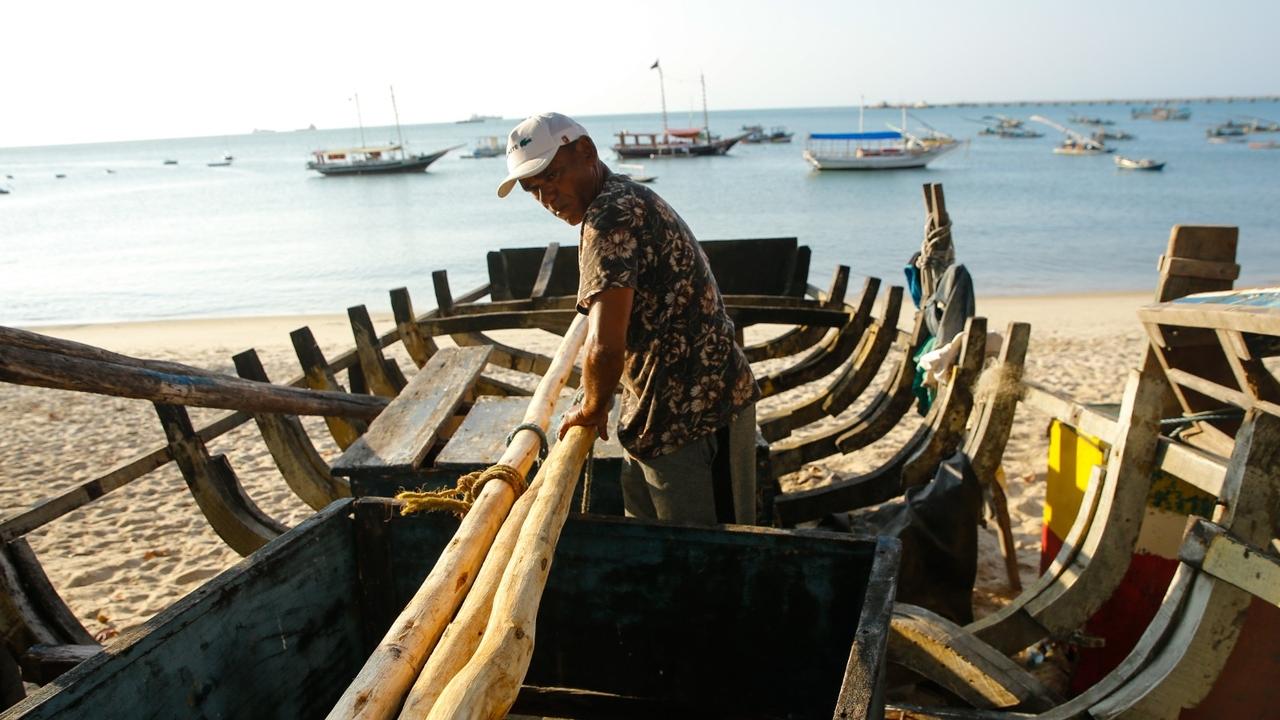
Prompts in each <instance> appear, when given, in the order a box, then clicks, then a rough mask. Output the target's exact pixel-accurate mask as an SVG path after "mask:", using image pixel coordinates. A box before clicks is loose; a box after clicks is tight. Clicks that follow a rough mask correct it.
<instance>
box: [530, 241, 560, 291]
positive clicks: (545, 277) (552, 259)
mask: <svg viewBox="0 0 1280 720" xmlns="http://www.w3.org/2000/svg"><path fill="white" fill-rule="evenodd" d="M559 252H560V243H547V250H546V252H544V253H543V254H542V263H541V264H540V265H539V266H538V277H537V278H535V279H534V281H533V290H531V291H530V292H529V297H531V298H533V299H534V300H541V299H542V298H544V297H546V295H547V288H548V287H549V285H550V283H551V271H553V270H555V268H556V255H557V254H558V253H559Z"/></svg>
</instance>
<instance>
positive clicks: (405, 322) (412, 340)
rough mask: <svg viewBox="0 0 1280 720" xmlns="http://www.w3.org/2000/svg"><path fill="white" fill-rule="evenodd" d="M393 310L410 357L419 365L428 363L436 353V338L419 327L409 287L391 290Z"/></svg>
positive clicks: (401, 337) (397, 326)
mask: <svg viewBox="0 0 1280 720" xmlns="http://www.w3.org/2000/svg"><path fill="white" fill-rule="evenodd" d="M391 312H393V313H394V314H395V316H396V329H397V330H399V331H400V342H403V343H404V349H405V350H407V351H408V352H409V357H411V358H413V362H414V364H415V365H417V366H418V367H422V366H423V365H426V364H427V360H430V359H431V356H432V355H434V354H435V352H436V350H437V348H436V343H435V340H432V339H431V338H430V337H427V336H426V335H424V334H423V333H422V331H421V330H420V329H419V328H418V323H417V322H416V321H417V318H416V317H415V316H414V314H413V301H412V300H410V299H409V289H408V288H396V289H395V290H392V291H391Z"/></svg>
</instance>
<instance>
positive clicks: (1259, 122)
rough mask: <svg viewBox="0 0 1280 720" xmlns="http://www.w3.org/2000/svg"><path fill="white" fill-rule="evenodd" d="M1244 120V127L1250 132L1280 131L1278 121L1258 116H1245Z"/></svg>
mask: <svg viewBox="0 0 1280 720" xmlns="http://www.w3.org/2000/svg"><path fill="white" fill-rule="evenodd" d="M1245 120H1246V121H1247V122H1246V123H1245V127H1246V129H1247V131H1248V132H1249V133H1250V134H1252V133H1274V132H1280V123H1278V122H1274V121H1272V120H1266V119H1263V118H1259V117H1246V118H1245Z"/></svg>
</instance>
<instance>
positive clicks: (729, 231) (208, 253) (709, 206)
mask: <svg viewBox="0 0 1280 720" xmlns="http://www.w3.org/2000/svg"><path fill="white" fill-rule="evenodd" d="M1190 107H1191V109H1192V118H1191V120H1190V121H1189V122H1163V123H1159V122H1151V121H1139V120H1131V119H1130V118H1129V109H1130V106H1128V105H1115V106H1109V105H1106V106H1089V105H1077V106H1073V107H1056V106H1055V107H1035V106H1030V107H1001V108H985V107H984V108H931V109H924V110H913V111H912V114H913V116H915V117H917V118H919V119H920V120H923V121H925V122H927V123H929V124H931V125H933V126H935V127H937V128H939V129H941V130H944V131H947V132H949V133H952V134H953V135H956V136H957V137H960V138H969V139H970V142H969V143H968V145H967V146H965V147H963V148H960V149H957V150H955V151H953V152H951V153H950V154H948V155H946V156H944V157H942V158H941V159H939V160H937V161H935V162H934V163H933V164H932V165H931V166H930V167H929V168H928V169H925V170H907V171H893V172H874V173H856V172H850V173H832V172H825V173H819V172H816V171H813V170H811V169H810V168H809V166H808V165H807V164H806V163H805V162H804V161H803V160H802V158H801V152H802V150H803V148H804V140H803V137H804V135H805V134H806V133H808V132H841V131H852V130H856V129H857V125H858V110H857V108H825V109H801V110H757V111H725V112H712V113H711V116H710V124H711V127H712V130H713V131H714V132H717V133H721V134H730V133H733V132H735V131H737V130H738V128H739V127H740V126H742V125H744V124H761V125H765V126H766V127H767V126H771V125H786V126H788V127H789V128H790V129H791V130H792V131H794V132H795V133H796V139H795V141H794V142H793V143H792V144H789V145H739V146H737V147H736V148H734V150H733V151H732V152H731V154H730V155H728V156H725V157H717V158H698V159H654V160H648V161H645V162H644V165H645V172H646V174H650V175H656V176H657V178H658V179H657V182H656V183H655V184H654V185H653V186H652V187H653V188H654V189H655V190H656V191H657V192H659V193H660V194H661V195H662V196H663V197H665V198H666V199H667V200H668V201H669V202H670V203H671V204H672V205H673V206H674V207H675V208H676V210H677V211H678V212H679V213H680V214H681V215H682V216H683V217H684V218H685V220H686V221H687V222H688V224H689V225H690V227H692V228H693V230H694V232H695V233H696V234H697V235H698V237H699V238H701V239H716V238H740V237H776V236H796V237H798V238H799V239H800V241H801V242H802V243H805V244H808V245H809V246H811V247H812V249H813V264H812V270H811V273H812V281H813V282H814V283H815V284H818V285H825V284H826V282H827V278H828V277H829V275H830V273H831V271H832V270H833V269H834V267H835V266H836V265H837V264H847V265H850V266H851V267H852V268H853V270H854V272H855V273H857V274H861V275H876V276H879V277H881V278H884V279H885V280H887V281H889V282H895V283H897V282H901V278H902V265H903V262H904V261H905V260H906V258H907V257H908V256H910V255H911V253H912V252H913V251H915V250H916V249H917V248H918V247H919V245H920V241H921V235H922V228H923V222H924V210H923V202H922V195H921V189H920V188H921V185H922V184H923V183H926V182H941V183H943V185H944V188H945V192H946V198H947V207H948V210H949V211H950V214H951V216H952V222H953V237H954V238H955V241H956V246H957V251H958V256H959V260H960V262H963V263H965V264H966V265H967V266H968V267H969V269H970V271H971V272H972V274H973V276H974V279H975V283H976V287H977V291H978V292H979V293H981V294H997V295H1018V294H1046V293H1065V292H1083V291H1108V290H1147V289H1150V288H1152V287H1153V284H1154V281H1155V278H1156V269H1155V268H1156V259H1157V257H1158V256H1159V254H1160V253H1161V252H1162V251H1163V249H1164V246H1165V243H1166V241H1167V239H1168V236H1169V230H1170V228H1171V226H1173V225H1174V224H1178V223H1183V224H1227V225H1236V226H1239V227H1240V249H1239V258H1240V262H1241V264H1242V265H1243V268H1244V269H1243V274H1242V278H1241V280H1240V284H1242V285H1243V284H1271V283H1275V282H1277V281H1280V212H1277V209H1278V208H1280V151H1277V150H1250V149H1248V148H1247V147H1246V146H1245V145H1244V144H1228V145H1214V144H1209V143H1207V142H1206V141H1205V135H1204V131H1205V128H1206V127H1208V126H1211V125H1213V124H1216V123H1218V122H1222V121H1224V120H1226V119H1227V118H1230V117H1239V116H1243V115H1250V116H1261V117H1263V118H1268V119H1272V120H1280V105H1277V104H1273V103H1257V104H1253V103H1232V104H1225V103H1218V104H1203V103H1197V104H1194V105H1191V106H1190ZM995 112H1003V113H1005V114H1009V115H1013V116H1017V117H1021V118H1024V119H1025V118H1027V117H1029V116H1030V115H1031V114H1033V113H1039V114H1042V115H1046V116H1048V117H1050V118H1053V119H1055V120H1057V121H1059V122H1062V123H1065V122H1066V120H1067V118H1068V116H1070V115H1072V114H1075V113H1079V114H1085V115H1098V116H1102V117H1106V118H1111V119H1114V120H1116V121H1117V125H1116V127H1118V128H1122V129H1125V130H1128V131H1129V132H1132V133H1134V134H1135V135H1137V139H1136V140H1133V141H1128V142H1119V143H1115V145H1116V146H1117V147H1118V148H1119V152H1120V153H1122V154H1126V155H1132V156H1137V157H1154V158H1157V159H1161V160H1164V161H1166V162H1167V163H1168V166H1167V167H1166V169H1165V170H1164V172H1160V173H1147V172H1132V171H1120V170H1117V169H1116V168H1115V167H1114V165H1113V164H1112V159H1111V157H1109V156H1096V157H1064V156H1058V155H1054V154H1052V152H1051V149H1052V147H1053V146H1054V145H1055V144H1056V142H1057V140H1058V136H1057V133H1056V132H1054V131H1053V130H1052V129H1049V128H1045V127H1043V126H1039V127H1038V129H1042V130H1044V131H1045V133H1046V134H1045V137H1043V138H1039V139H1032V140H1001V139H997V138H990V137H983V136H979V135H978V134H977V133H978V131H979V130H980V129H981V125H979V124H977V123H974V122H971V121H970V119H971V118H976V117H979V116H981V115H983V114H987V113H995ZM899 117H900V116H899V113H898V112H897V111H891V110H868V111H867V112H866V118H865V127H866V129H867V130H872V129H881V128H883V127H884V124H885V123H886V122H894V123H896V122H897V121H898V120H899ZM700 119H701V114H700V113H698V114H695V115H692V116H689V115H686V114H683V113H678V114H673V117H672V125H675V126H683V125H697V124H699V120H700ZM581 120H582V122H583V124H584V125H585V126H586V127H587V129H588V130H589V131H590V132H591V134H592V135H593V137H595V138H596V139H597V144H598V145H600V146H603V147H607V146H608V145H611V144H612V142H613V138H612V137H611V135H612V134H613V133H616V132H618V131H619V130H622V129H630V130H635V131H642V130H652V129H655V128H657V127H659V126H660V121H659V118H658V116H657V114H651V115H629V116H599V117H584V118H581ZM515 122H516V120H513V119H508V120H503V121H495V120H490V121H486V122H484V123H475V124H453V123H449V124H434V125H409V126H406V127H405V128H404V129H403V130H404V135H405V139H406V140H407V141H408V142H409V146H410V148H411V149H412V150H414V151H418V152H425V151H429V150H435V149H439V148H443V147H447V146H450V145H454V144H458V143H468V144H470V143H472V142H474V140H475V139H476V138H477V137H478V136H483V135H498V136H503V137H505V135H506V133H507V132H508V131H509V129H510V128H511V127H512V126H513V125H514V124H515ZM911 124H912V125H913V126H915V125H916V122H915V121H914V120H913V121H911ZM365 137H366V139H367V140H368V142H369V143H371V144H372V143H376V142H382V141H384V140H388V139H390V138H393V137H394V129H393V128H366V129H365ZM1273 138H1274V139H1280V135H1260V136H1255V137H1254V138H1252V139H1255V140H1268V139H1273ZM0 141H2V140H0ZM358 142H359V135H358V132H357V130H356V129H353V128H348V129H336V130H318V131H293V132H275V133H255V134H248V135H236V136H224V137H210V138H192V139H179V140H151V141H139V142H122V143H102V144H92V145H75V146H56V147H37V148H10V149H0V185H3V186H5V187H8V188H9V189H10V190H11V191H12V192H11V194H8V195H0V324H4V325H39V324H66V323H81V322H95V321H116V320H145V319H160V318H176V317H201V316H205V317H209V316H240V315H266V314H286V313H322V312H341V311H342V310H343V309H344V308H346V307H348V306H350V305H355V304H362V303H363V304H366V305H368V306H369V307H370V309H371V310H374V311H379V310H386V309H388V308H389V301H388V300H387V290H389V289H391V288H395V287H400V286H407V287H408V288H409V289H410V291H411V292H412V293H413V296H414V298H415V301H416V307H417V309H418V310H419V311H421V310H425V309H428V308H430V307H431V306H432V305H433V301H432V298H433V295H432V292H431V277H430V274H431V271H432V270H436V269H441V268H444V269H448V270H449V274H450V280H451V285H452V287H453V289H454V292H455V293H461V292H463V291H465V290H468V289H470V288H472V287H475V286H476V285H478V284H480V283H482V282H484V280H485V279H486V274H485V261H484V258H485V252H486V251H487V250H490V249H494V248H500V247H522V246H533V245H544V244H546V243H548V242H559V243H561V244H562V245H569V244H574V243H576V242H577V229H576V228H571V227H569V226H568V225H565V224H564V223H563V222H561V221H559V220H557V219H556V218H554V217H552V216H551V215H550V214H548V213H547V212H545V211H544V210H543V209H542V208H541V207H540V206H538V205H537V204H536V203H535V202H534V201H533V200H532V199H531V198H529V197H527V196H525V195H524V194H523V193H520V192H518V191H517V192H515V193H513V194H512V195H511V196H510V197H508V198H507V199H505V200H499V199H498V198H497V197H496V195H495V187H496V185H497V182H498V180H500V179H501V177H502V176H503V175H504V172H505V165H504V161H503V159H501V158H493V159H482V160H472V159H463V158H462V157H461V155H462V154H463V153H465V152H467V148H462V149H459V150H455V151H453V152H451V153H449V155H447V156H446V157H445V158H444V159H442V160H440V161H438V162H437V163H435V164H434V165H432V166H431V168H430V171H429V172H427V173H425V174H412V175H392V176H367V177H351V178H323V177H321V176H319V175H318V174H316V173H314V172H310V171H308V170H306V169H305V166H304V165H305V162H306V160H307V159H308V157H309V153H310V151H312V150H315V149H320V148H324V147H335V146H337V147H343V146H350V145H353V144H358ZM225 152H230V153H231V154H233V155H234V156H235V158H236V160H235V163H234V165H232V166H231V167H207V166H206V163H207V162H210V161H215V160H218V159H220V158H221V156H222V155H223V153H225ZM604 154H605V157H606V162H608V163H610V164H611V165H614V164H616V163H617V161H616V160H615V159H614V158H613V157H612V153H611V152H608V151H607V150H606V151H605V152H604ZM169 158H171V159H175V160H178V162H179V164H177V165H172V166H169V165H163V164H162V161H163V160H165V159H169ZM108 169H111V170H113V171H114V172H113V173H110V174H108V172H107V170H108ZM56 174H64V175H65V176H66V177H65V178H62V179H57V178H55V175H56ZM9 175H11V176H12V178H11V179H10V178H7V177H6V176H9Z"/></svg>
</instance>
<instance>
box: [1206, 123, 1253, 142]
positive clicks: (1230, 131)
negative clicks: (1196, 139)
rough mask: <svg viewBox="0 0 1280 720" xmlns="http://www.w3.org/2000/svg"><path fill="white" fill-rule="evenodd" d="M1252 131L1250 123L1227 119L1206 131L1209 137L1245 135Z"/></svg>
mask: <svg viewBox="0 0 1280 720" xmlns="http://www.w3.org/2000/svg"><path fill="white" fill-rule="evenodd" d="M1249 132H1250V125H1248V124H1247V123H1238V122H1235V121H1234V120H1227V121H1226V122H1224V123H1220V124H1218V125H1215V126H1213V127H1211V128H1209V129H1207V130H1205V131H1204V134H1205V135H1206V136H1207V137H1209V138H1229V137H1244V136H1245V135H1246V134H1248V133H1249Z"/></svg>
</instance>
